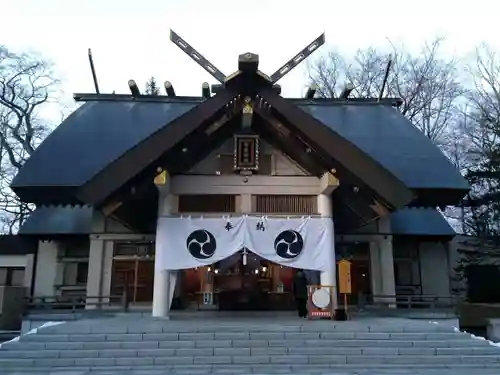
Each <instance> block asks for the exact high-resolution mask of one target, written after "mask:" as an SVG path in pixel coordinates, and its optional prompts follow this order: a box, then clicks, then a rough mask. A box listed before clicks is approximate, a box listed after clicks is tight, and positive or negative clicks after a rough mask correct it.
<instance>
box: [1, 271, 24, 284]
mask: <svg viewBox="0 0 500 375" xmlns="http://www.w3.org/2000/svg"><path fill="white" fill-rule="evenodd" d="M0 286H24V268H21V267H2V268H0Z"/></svg>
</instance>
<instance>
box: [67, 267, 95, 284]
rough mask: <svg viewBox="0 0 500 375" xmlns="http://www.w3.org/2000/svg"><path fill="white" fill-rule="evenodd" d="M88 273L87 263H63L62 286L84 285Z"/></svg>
mask: <svg viewBox="0 0 500 375" xmlns="http://www.w3.org/2000/svg"><path fill="white" fill-rule="evenodd" d="M88 273H89V263H88V262H69V263H64V276H63V286H77V285H86V284H87V278H88Z"/></svg>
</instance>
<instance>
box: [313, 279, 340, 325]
mask: <svg viewBox="0 0 500 375" xmlns="http://www.w3.org/2000/svg"><path fill="white" fill-rule="evenodd" d="M334 292H335V288H334V287H333V286H331V285H309V286H308V295H309V300H308V310H309V319H313V318H329V319H331V318H332V317H333V308H334V306H333V298H332V296H333V293H334Z"/></svg>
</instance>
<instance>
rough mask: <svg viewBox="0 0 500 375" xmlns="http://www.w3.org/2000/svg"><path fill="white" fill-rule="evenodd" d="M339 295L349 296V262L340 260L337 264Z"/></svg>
mask: <svg viewBox="0 0 500 375" xmlns="http://www.w3.org/2000/svg"><path fill="white" fill-rule="evenodd" d="M338 270H339V293H342V294H351V290H352V289H351V262H349V261H348V260H345V259H342V260H341V261H340V262H339V268H338Z"/></svg>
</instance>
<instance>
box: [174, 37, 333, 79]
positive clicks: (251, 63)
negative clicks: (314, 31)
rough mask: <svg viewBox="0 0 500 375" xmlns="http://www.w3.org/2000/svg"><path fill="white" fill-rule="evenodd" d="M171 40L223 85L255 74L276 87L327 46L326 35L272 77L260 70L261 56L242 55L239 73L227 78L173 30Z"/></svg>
mask: <svg viewBox="0 0 500 375" xmlns="http://www.w3.org/2000/svg"><path fill="white" fill-rule="evenodd" d="M170 40H171V41H172V42H173V43H174V44H175V45H176V46H178V47H179V48H180V49H181V50H183V51H184V52H185V53H186V54H187V55H188V56H189V57H191V58H192V59H193V60H194V61H195V62H196V63H197V64H198V65H200V66H201V67H202V68H203V69H205V70H206V71H207V72H208V73H209V74H210V75H211V76H212V77H214V78H215V79H216V80H217V81H219V82H220V83H222V84H225V83H226V82H228V81H229V80H231V79H232V78H234V77H235V76H236V75H238V74H239V73H240V72H255V73H258V74H259V75H260V76H262V77H264V78H266V79H267V80H268V81H269V82H270V83H271V84H273V85H274V84H275V83H276V82H278V81H279V80H280V79H281V78H283V77H284V76H285V75H286V74H288V73H290V72H291V71H292V69H293V68H295V67H296V66H297V65H299V64H300V63H301V62H302V61H304V60H306V59H307V58H308V57H309V56H310V55H311V54H312V53H313V52H314V51H316V50H317V49H318V48H319V47H321V46H322V45H323V44H325V33H323V34H321V35H320V36H319V37H317V38H316V39H314V40H313V41H312V42H311V43H309V44H308V45H307V47H305V48H303V49H302V50H301V51H300V52H299V53H297V54H296V55H295V56H294V57H292V58H291V59H290V60H288V61H287V62H286V63H285V64H284V65H282V66H281V68H279V69H278V70H277V71H276V72H274V73H273V74H272V75H271V76H268V75H266V74H265V73H263V72H261V71H259V70H258V65H259V55H257V54H254V53H251V52H246V53H244V54H242V55H240V56H239V57H238V71H236V72H235V73H233V74H231V75H229V76H226V75H225V74H224V73H222V72H221V71H220V70H219V69H217V68H216V67H215V65H214V64H212V63H211V62H210V61H209V60H207V59H206V58H205V57H204V56H203V55H202V54H201V53H199V52H198V51H197V50H196V49H194V48H193V47H192V46H191V45H190V44H189V43H188V42H186V41H185V40H184V39H182V38H181V37H180V35H179V34H177V33H176V32H175V31H173V30H170Z"/></svg>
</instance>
